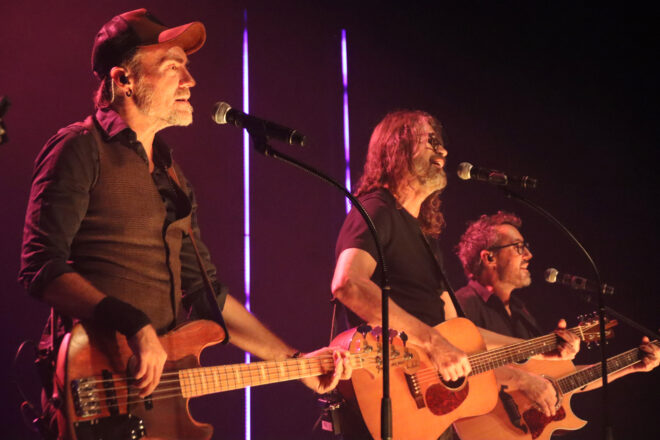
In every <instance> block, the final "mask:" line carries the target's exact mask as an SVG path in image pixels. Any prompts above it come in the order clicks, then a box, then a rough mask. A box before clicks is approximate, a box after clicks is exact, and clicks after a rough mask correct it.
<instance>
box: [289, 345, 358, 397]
mask: <svg viewBox="0 0 660 440" xmlns="http://www.w3.org/2000/svg"><path fill="white" fill-rule="evenodd" d="M328 354H331V355H332V360H333V362H334V370H333V371H332V373H326V374H323V375H321V376H313V377H304V378H302V379H300V380H301V382H302V383H304V384H305V385H306V386H307V387H308V388H310V389H312V390H313V391H315V392H317V393H318V394H325V393H327V392H329V391H332V390H333V389H335V387H336V386H337V384H338V383H339V381H340V380H348V379H350V378H351V374H352V372H353V369H352V366H351V354H350V352H349V351H348V350H344V349H342V348H340V347H324V348H321V349H319V350H316V351H313V352H311V353H306V354H305V355H304V356H303V357H305V358H319V357H321V356H322V355H328Z"/></svg>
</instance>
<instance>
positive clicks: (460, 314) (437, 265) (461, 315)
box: [420, 231, 465, 318]
mask: <svg viewBox="0 0 660 440" xmlns="http://www.w3.org/2000/svg"><path fill="white" fill-rule="evenodd" d="M420 234H421V235H422V240H424V245H425V246H426V250H427V251H428V252H429V254H431V258H433V263H434V266H435V270H436V272H437V274H438V275H439V276H440V279H442V280H443V281H444V282H445V286H446V287H447V292H449V298H451V300H452V302H453V303H454V308H455V309H456V315H458V317H459V318H465V313H463V309H462V308H461V304H460V303H459V302H458V300H457V299H456V294H455V293H454V288H453V287H452V286H451V284H450V283H449V278H447V275H446V274H445V271H444V269H443V268H442V264H440V261H438V258H437V257H436V254H435V252H433V248H432V247H431V243H430V242H429V240H428V238H427V237H426V235H424V233H422V232H421V231H420Z"/></svg>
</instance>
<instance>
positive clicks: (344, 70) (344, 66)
mask: <svg viewBox="0 0 660 440" xmlns="http://www.w3.org/2000/svg"><path fill="white" fill-rule="evenodd" d="M346 53H347V50H346V29H342V30H341V76H342V83H343V85H344V110H343V111H344V115H343V116H344V160H345V161H346V178H345V185H346V188H347V189H348V190H349V191H350V190H351V144H350V140H349V136H348V133H349V131H348V56H347V54H346ZM350 210H351V202H350V200H348V198H346V213H347V214H348V211H350Z"/></svg>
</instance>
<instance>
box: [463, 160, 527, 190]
mask: <svg viewBox="0 0 660 440" xmlns="http://www.w3.org/2000/svg"><path fill="white" fill-rule="evenodd" d="M457 174H458V177H459V178H460V179H462V180H481V181H483V182H488V183H490V184H492V185H500V186H518V187H520V188H522V189H534V188H536V183H537V180H536V179H534V178H532V177H529V176H523V177H517V176H507V175H506V174H505V173H503V172H502V171H497V170H489V169H488V168H480V167H475V166H474V165H472V164H471V163H469V162H461V163H460V164H458V170H457Z"/></svg>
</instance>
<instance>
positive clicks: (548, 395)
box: [456, 211, 660, 416]
mask: <svg viewBox="0 0 660 440" xmlns="http://www.w3.org/2000/svg"><path fill="white" fill-rule="evenodd" d="M521 226H522V221H521V220H520V218H518V216H516V215H515V214H510V213H506V212H502V211H499V212H498V213H497V214H493V215H482V216H481V217H480V218H479V219H478V220H476V221H475V222H473V223H471V224H470V225H469V226H468V228H467V230H466V231H465V233H463V236H462V237H461V240H460V242H459V243H458V246H457V247H456V251H457V252H456V253H457V255H458V257H459V258H460V260H461V263H463V270H464V272H465V275H466V276H467V278H468V279H469V282H468V284H467V285H466V286H465V287H463V288H461V289H459V290H458V291H457V292H456V298H457V299H458V302H459V303H460V305H461V307H462V309H463V311H464V312H465V316H466V317H467V318H469V319H470V320H471V321H472V322H474V323H475V324H476V325H477V326H478V327H481V328H484V329H487V330H491V331H494V332H496V333H499V334H502V335H506V336H512V337H516V338H521V339H531V338H534V337H536V336H540V335H541V334H542V331H541V329H540V328H539V326H538V324H537V323H536V320H535V319H534V318H533V317H532V315H530V314H529V312H528V311H527V309H526V308H525V306H524V304H523V303H522V302H521V301H520V299H519V298H517V297H516V296H515V295H512V293H513V291H514V290H515V289H520V288H522V287H527V286H529V285H530V284H531V283H532V278H531V276H530V274H529V270H528V266H529V261H530V260H531V259H532V252H531V250H530V248H529V244H528V243H527V242H526V241H525V239H524V238H523V236H522V234H521V233H520V227H521ZM565 325H566V323H565V322H564V321H563V320H561V321H560V326H565ZM640 349H641V350H642V351H643V352H645V353H646V354H645V356H644V357H643V358H642V362H640V363H638V364H634V365H632V366H630V367H628V368H626V369H624V370H622V371H620V372H617V373H615V374H613V375H611V377H610V380H614V379H617V378H619V377H621V376H624V375H626V374H629V373H632V372H636V371H651V370H652V369H654V368H655V367H657V366H658V363H659V362H660V350H659V349H658V347H656V346H654V345H652V344H650V343H649V341H648V339H646V338H645V339H644V340H643V341H642V345H641V346H640ZM496 375H497V378H498V381H499V382H500V383H501V384H503V385H507V386H508V387H509V388H510V389H513V388H517V389H518V390H520V391H521V392H523V393H524V394H525V395H527V397H528V398H529V399H530V400H532V401H533V402H535V403H536V405H537V406H538V408H539V409H540V410H542V411H543V412H544V413H545V414H546V416H550V415H553V416H554V415H555V413H556V411H557V406H556V405H557V392H556V391H555V389H554V387H553V385H552V384H551V383H550V381H548V380H547V379H545V378H543V377H542V376H540V375H537V374H534V373H531V372H526V371H524V370H521V369H518V368H514V367H504V368H499V369H498V370H496ZM598 386H600V382H597V383H595V384H591V385H589V386H588V387H586V388H585V389H583V390H581V391H586V390H591V389H594V388H597V387H598Z"/></svg>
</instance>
